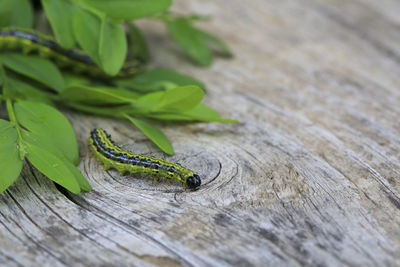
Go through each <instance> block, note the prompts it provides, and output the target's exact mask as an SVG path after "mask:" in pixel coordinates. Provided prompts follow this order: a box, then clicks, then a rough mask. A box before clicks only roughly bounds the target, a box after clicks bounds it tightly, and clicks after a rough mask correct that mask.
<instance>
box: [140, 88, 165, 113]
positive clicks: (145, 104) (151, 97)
mask: <svg viewBox="0 0 400 267" xmlns="http://www.w3.org/2000/svg"><path fill="white" fill-rule="evenodd" d="M164 94H165V92H154V93H149V94H146V95H144V96H141V97H139V98H138V99H137V101H136V102H135V103H134V104H133V105H132V106H133V109H134V110H135V111H136V112H137V113H141V114H145V113H148V112H150V111H151V110H152V109H153V108H154V107H155V106H156V105H157V103H158V102H160V99H161V97H163V96H164Z"/></svg>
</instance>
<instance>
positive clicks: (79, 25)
mask: <svg viewBox="0 0 400 267" xmlns="http://www.w3.org/2000/svg"><path fill="white" fill-rule="evenodd" d="M73 28H74V34H75V38H76V40H77V41H78V43H79V45H80V46H81V47H82V48H83V50H85V51H86V52H87V53H88V54H89V56H90V57H91V58H92V59H93V61H94V62H96V64H97V65H98V66H100V67H101V68H102V69H103V70H104V71H105V72H106V73H107V74H108V75H111V76H112V75H115V74H117V73H118V71H119V70H120V68H121V67H122V65H123V63H124V60H125V57H126V51H127V41H126V36H125V34H124V32H123V30H122V29H121V28H120V27H119V25H118V24H115V23H111V22H109V21H108V19H107V17H106V16H102V17H98V16H96V15H94V14H91V13H89V12H87V11H85V10H81V9H79V11H77V12H75V16H74V23H73Z"/></svg>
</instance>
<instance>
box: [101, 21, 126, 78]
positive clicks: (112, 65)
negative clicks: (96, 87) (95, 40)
mask: <svg viewBox="0 0 400 267" xmlns="http://www.w3.org/2000/svg"><path fill="white" fill-rule="evenodd" d="M126 52H127V40H126V36H125V33H124V31H123V30H122V29H121V27H120V26H119V25H118V24H115V23H111V22H108V21H107V19H105V18H104V19H103V20H102V27H101V31H100V44H99V55H100V62H101V67H102V69H103V70H104V71H105V72H106V73H107V74H109V75H112V76H113V75H115V74H117V73H118V72H119V70H120V69H121V67H122V65H123V64H124V61H125V58H126Z"/></svg>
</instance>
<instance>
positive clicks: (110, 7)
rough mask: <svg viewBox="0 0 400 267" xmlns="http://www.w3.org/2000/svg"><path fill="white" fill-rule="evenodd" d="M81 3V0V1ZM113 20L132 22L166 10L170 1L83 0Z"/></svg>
mask: <svg viewBox="0 0 400 267" xmlns="http://www.w3.org/2000/svg"><path fill="white" fill-rule="evenodd" d="M81 1H82V0H81ZM83 2H85V3H87V4H89V5H91V6H92V7H94V8H96V9H98V10H101V11H103V12H104V13H106V14H107V15H108V16H110V17H112V18H115V19H122V20H132V19H137V18H141V17H146V16H150V15H153V14H155V13H158V12H161V11H164V10H166V9H167V8H168V7H169V6H170V5H171V4H172V0H151V1H146V0H113V1H110V0H83Z"/></svg>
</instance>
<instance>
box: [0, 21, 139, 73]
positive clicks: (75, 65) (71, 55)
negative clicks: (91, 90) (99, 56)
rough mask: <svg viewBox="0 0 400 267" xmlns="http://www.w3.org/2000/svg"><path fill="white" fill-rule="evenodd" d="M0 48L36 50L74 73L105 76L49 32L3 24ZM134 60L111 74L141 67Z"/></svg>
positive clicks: (83, 56) (32, 51)
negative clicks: (61, 44)
mask: <svg viewBox="0 0 400 267" xmlns="http://www.w3.org/2000/svg"><path fill="white" fill-rule="evenodd" d="M0 51H13V52H20V53H23V54H37V55H39V56H40V57H42V58H46V59H50V60H52V61H53V62H54V63H56V64H57V65H58V66H59V67H60V68H65V69H70V70H72V71H73V72H75V73H78V74H86V75H89V76H92V77H100V78H101V77H105V78H107V77H109V76H108V75H107V74H106V73H104V71H103V70H102V69H100V68H99V67H97V66H96V64H95V62H94V61H93V60H92V59H91V58H90V57H89V56H88V55H87V54H85V53H83V52H81V51H79V50H73V49H70V50H67V49H64V48H62V47H61V46H60V45H59V44H58V43H56V42H55V40H54V39H53V38H52V37H51V36H50V35H46V34H43V33H40V32H37V31H34V30H29V29H23V30H22V29H17V28H3V29H0ZM141 68H142V64H141V63H140V62H139V61H138V60H132V61H127V62H125V63H124V65H123V66H122V68H121V70H120V71H119V73H118V74H117V75H116V76H115V77H128V76H132V75H133V74H136V73H138V72H140V71H141Z"/></svg>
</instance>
